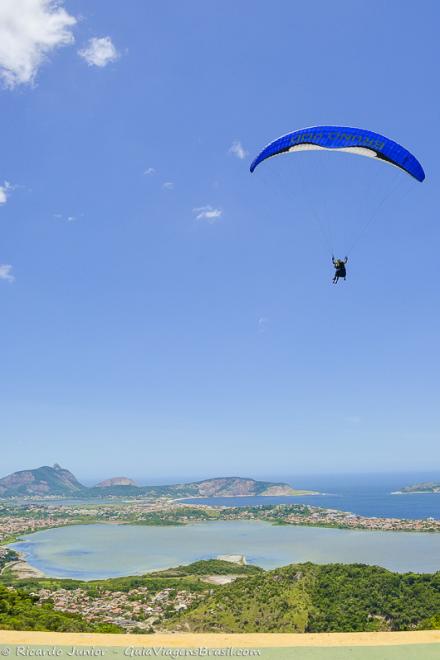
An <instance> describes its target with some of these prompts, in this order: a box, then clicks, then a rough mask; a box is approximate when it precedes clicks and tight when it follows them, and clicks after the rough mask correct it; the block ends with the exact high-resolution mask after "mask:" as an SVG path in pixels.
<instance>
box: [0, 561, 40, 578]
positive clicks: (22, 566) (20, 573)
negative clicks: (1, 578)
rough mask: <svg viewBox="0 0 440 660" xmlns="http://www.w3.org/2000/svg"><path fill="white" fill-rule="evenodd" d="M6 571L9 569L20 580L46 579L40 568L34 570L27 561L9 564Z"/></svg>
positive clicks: (5, 567)
mask: <svg viewBox="0 0 440 660" xmlns="http://www.w3.org/2000/svg"><path fill="white" fill-rule="evenodd" d="M5 569H9V570H10V571H11V573H13V574H14V577H16V578H17V579H18V580H24V579H25V578H43V577H46V576H45V575H44V573H43V571H40V570H39V569H38V568H34V566H31V565H30V564H28V563H27V561H26V560H25V559H19V560H18V561H13V562H11V563H9V564H6V566H4V568H3V570H5ZM2 572H3V571H2Z"/></svg>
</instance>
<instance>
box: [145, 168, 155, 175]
mask: <svg viewBox="0 0 440 660" xmlns="http://www.w3.org/2000/svg"><path fill="white" fill-rule="evenodd" d="M144 174H146V175H147V176H151V174H156V170H155V169H154V167H147V169H146V170H144Z"/></svg>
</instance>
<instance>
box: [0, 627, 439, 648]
mask: <svg viewBox="0 0 440 660" xmlns="http://www.w3.org/2000/svg"><path fill="white" fill-rule="evenodd" d="M0 644H41V645H54V644H55V645H57V646H91V645H95V646H118V647H127V646H142V647H158V646H164V647H199V646H204V647H210V648H222V647H243V648H245V647H247V648H280V647H290V646H291V647H338V646H339V647H341V646H361V647H362V646H368V647H371V646H400V645H410V644H411V645H414V644H438V645H439V652H440V630H427V631H416V632H390V633H309V634H301V635H292V634H288V633H285V634H279V635H278V634H269V633H257V634H242V635H223V634H222V635H214V634H206V635H200V634H192V633H187V634H161V633H158V634H154V635H105V634H97V633H49V632H19V631H9V630H0Z"/></svg>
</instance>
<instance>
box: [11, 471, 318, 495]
mask: <svg viewBox="0 0 440 660" xmlns="http://www.w3.org/2000/svg"><path fill="white" fill-rule="evenodd" d="M311 493H312V491H298V490H294V489H293V488H292V487H291V486H289V485H288V484H284V483H273V482H270V481H256V480H255V479H243V478H242V477H221V478H217V479H204V480H203V481H195V482H192V483H188V484H171V485H166V486H136V484H135V482H134V481H133V480H132V479H129V478H128V477H113V478H111V479H106V480H105V481H101V482H100V483H99V484H97V485H96V486H94V487H93V488H87V487H86V486H83V485H82V484H81V483H79V481H78V480H77V479H76V478H75V477H74V475H73V474H72V473H71V472H69V470H64V469H63V468H62V467H60V466H59V465H58V464H55V465H54V466H53V467H49V466H47V465H44V466H43V467H39V468H37V469H35V470H22V471H21V472H14V473H13V474H10V475H8V476H7V477H3V479H0V497H19V496H22V497H23V496H26V497H29V496H30V497H32V496H33V497H38V496H39V497H44V496H54V495H58V496H68V497H78V498H82V499H84V498H86V499H89V498H96V497H106V496H124V497H168V498H173V499H175V498H181V497H253V496H255V495H262V496H269V495H275V496H285V495H298V494H311Z"/></svg>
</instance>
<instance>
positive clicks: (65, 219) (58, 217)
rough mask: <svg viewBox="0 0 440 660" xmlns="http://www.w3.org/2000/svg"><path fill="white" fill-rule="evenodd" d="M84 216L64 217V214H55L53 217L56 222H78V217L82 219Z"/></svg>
mask: <svg viewBox="0 0 440 660" xmlns="http://www.w3.org/2000/svg"><path fill="white" fill-rule="evenodd" d="M83 215H84V214H83V213H81V214H80V216H77V215H64V214H63V213H54V214H53V217H54V218H55V219H56V220H61V221H62V222H76V221H77V220H78V217H82V216H83Z"/></svg>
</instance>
